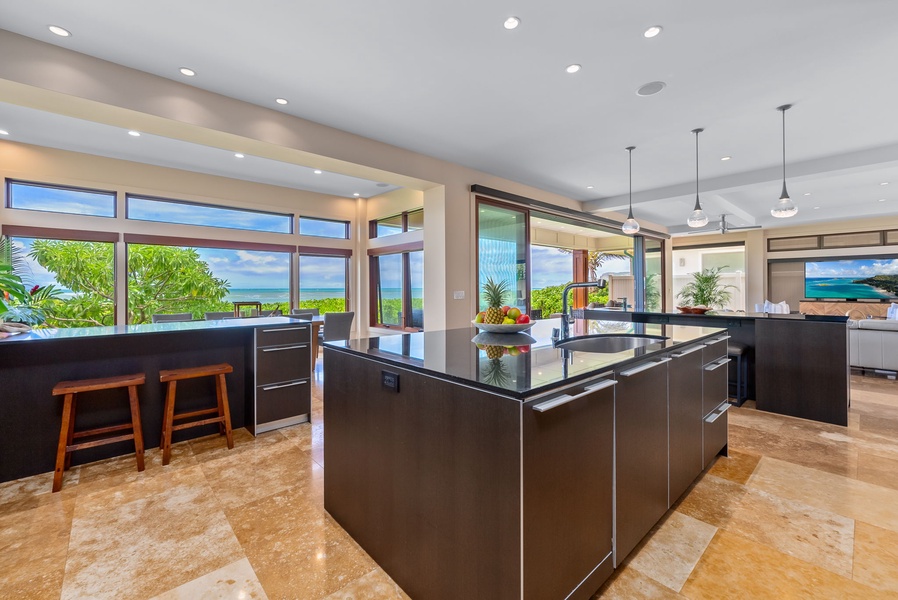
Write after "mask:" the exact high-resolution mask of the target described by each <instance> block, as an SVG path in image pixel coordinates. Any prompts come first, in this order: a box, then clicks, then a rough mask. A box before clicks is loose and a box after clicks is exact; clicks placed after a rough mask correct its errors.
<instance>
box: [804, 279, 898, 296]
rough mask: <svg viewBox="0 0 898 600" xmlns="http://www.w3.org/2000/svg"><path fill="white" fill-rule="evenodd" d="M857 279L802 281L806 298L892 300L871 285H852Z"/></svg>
mask: <svg viewBox="0 0 898 600" xmlns="http://www.w3.org/2000/svg"><path fill="white" fill-rule="evenodd" d="M858 279H859V278H858V277H808V278H806V279H805V281H804V288H805V291H804V294H805V297H806V298H892V297H893V296H890V295H889V294H884V293H882V292H879V291H877V290H876V288H874V287H873V286H871V285H867V284H865V283H854V282H855V281H857V280H858Z"/></svg>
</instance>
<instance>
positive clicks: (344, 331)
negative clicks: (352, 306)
mask: <svg viewBox="0 0 898 600" xmlns="http://www.w3.org/2000/svg"><path fill="white" fill-rule="evenodd" d="M354 317H355V313H354V312H337V313H324V329H323V330H322V331H321V339H322V340H324V341H325V342H329V341H331V340H348V339H349V334H350V331H352V319H353V318H354Z"/></svg>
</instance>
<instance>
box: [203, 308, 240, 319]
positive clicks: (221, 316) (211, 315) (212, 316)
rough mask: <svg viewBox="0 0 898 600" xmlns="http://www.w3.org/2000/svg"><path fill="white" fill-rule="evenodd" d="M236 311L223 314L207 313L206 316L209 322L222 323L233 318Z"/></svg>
mask: <svg viewBox="0 0 898 600" xmlns="http://www.w3.org/2000/svg"><path fill="white" fill-rule="evenodd" d="M233 316H234V311H233V310H228V311H221V312H207V313H206V314H205V317H206V320H207V321H220V320H221V319H227V318H228V317H233Z"/></svg>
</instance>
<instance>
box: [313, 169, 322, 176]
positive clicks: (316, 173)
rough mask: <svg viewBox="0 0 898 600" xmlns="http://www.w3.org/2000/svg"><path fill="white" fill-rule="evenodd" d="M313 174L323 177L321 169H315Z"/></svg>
mask: <svg viewBox="0 0 898 600" xmlns="http://www.w3.org/2000/svg"><path fill="white" fill-rule="evenodd" d="M313 173H315V175H321V169H315V170H314V171H313Z"/></svg>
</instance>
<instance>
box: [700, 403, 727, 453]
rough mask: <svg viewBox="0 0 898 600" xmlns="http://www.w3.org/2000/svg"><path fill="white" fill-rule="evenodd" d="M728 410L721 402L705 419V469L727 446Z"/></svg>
mask: <svg viewBox="0 0 898 600" xmlns="http://www.w3.org/2000/svg"><path fill="white" fill-rule="evenodd" d="M729 408H730V404H729V403H728V402H723V403H722V404H721V405H720V406H718V407H717V408H716V409H715V410H713V411H711V414H709V415H708V416H706V417H705V419H704V421H703V423H702V426H703V427H704V444H703V445H704V453H703V454H704V466H705V467H707V466H708V465H709V464H711V461H712V460H714V457H715V456H717V453H718V452H720V449H721V448H723V447H724V446H726V445H727V411H728V409H729Z"/></svg>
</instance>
